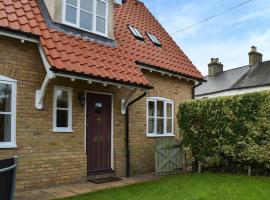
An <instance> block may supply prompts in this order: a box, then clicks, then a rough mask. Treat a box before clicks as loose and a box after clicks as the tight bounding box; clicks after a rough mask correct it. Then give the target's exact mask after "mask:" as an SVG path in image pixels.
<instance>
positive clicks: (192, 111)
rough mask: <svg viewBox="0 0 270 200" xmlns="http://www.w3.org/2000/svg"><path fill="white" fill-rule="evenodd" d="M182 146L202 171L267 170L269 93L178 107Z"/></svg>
mask: <svg viewBox="0 0 270 200" xmlns="http://www.w3.org/2000/svg"><path fill="white" fill-rule="evenodd" d="M178 121H179V127H180V128H181V130H182V135H183V145H184V146H185V147H188V148H190V149H191V150H192V153H193V156H194V159H195V160H196V161H200V162H202V163H203V164H204V166H205V167H209V168H211V167H221V166H226V167H229V166H237V167H238V168H239V169H240V168H242V167H243V166H252V167H256V168H263V169H264V170H268V169H269V168H270V93H269V92H260V93H252V94H246V95H240V96H234V97H222V98H216V99H205V100H196V101H191V102H186V103H183V104H181V105H180V106H179V113H178Z"/></svg>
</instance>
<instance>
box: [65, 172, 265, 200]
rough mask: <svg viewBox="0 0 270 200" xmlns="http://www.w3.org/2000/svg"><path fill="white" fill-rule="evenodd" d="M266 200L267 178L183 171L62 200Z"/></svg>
mask: <svg viewBox="0 0 270 200" xmlns="http://www.w3.org/2000/svg"><path fill="white" fill-rule="evenodd" d="M88 199H89V200H178V199H179V200H269V199H270V178H269V177H247V176H241V175H227V174H225V175H224V174H208V173H206V174H183V175H177V176H170V177H163V178H161V179H160V180H157V181H155V182H148V183H143V184H138V185H131V186H126V187H122V188H115V189H109V190H104V191H99V192H95V193H90V194H86V195H82V196H77V197H72V198H66V199H65V200H88Z"/></svg>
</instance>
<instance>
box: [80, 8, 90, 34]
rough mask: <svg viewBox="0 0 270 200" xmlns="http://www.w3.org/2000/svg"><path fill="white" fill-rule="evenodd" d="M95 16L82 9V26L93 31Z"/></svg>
mask: <svg viewBox="0 0 270 200" xmlns="http://www.w3.org/2000/svg"><path fill="white" fill-rule="evenodd" d="M92 25H93V16H92V15H91V14H88V13H86V12H83V11H81V19H80V27H81V28H83V29H87V30H90V31H92Z"/></svg>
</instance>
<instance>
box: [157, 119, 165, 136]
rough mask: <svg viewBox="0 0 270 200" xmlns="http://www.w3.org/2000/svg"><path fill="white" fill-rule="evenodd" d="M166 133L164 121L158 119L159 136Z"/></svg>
mask: <svg viewBox="0 0 270 200" xmlns="http://www.w3.org/2000/svg"><path fill="white" fill-rule="evenodd" d="M163 133H164V119H157V134H163Z"/></svg>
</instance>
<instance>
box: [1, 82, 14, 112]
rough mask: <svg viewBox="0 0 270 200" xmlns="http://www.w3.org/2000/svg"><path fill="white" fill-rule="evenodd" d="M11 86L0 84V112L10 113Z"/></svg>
mask: <svg viewBox="0 0 270 200" xmlns="http://www.w3.org/2000/svg"><path fill="white" fill-rule="evenodd" d="M11 94H12V85H10V84H4V83H0V111H1V112H11Z"/></svg>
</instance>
